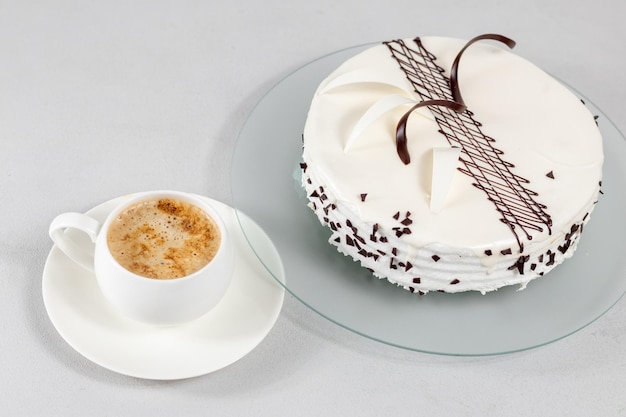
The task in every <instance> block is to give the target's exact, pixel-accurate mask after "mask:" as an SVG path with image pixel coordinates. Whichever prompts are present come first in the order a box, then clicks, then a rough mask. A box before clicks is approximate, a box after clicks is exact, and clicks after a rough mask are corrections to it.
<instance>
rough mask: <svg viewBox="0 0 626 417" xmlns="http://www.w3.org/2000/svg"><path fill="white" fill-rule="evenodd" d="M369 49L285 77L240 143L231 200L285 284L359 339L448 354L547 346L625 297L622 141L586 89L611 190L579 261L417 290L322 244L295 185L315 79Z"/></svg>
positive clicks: (625, 144) (625, 147)
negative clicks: (481, 287)
mask: <svg viewBox="0 0 626 417" xmlns="http://www.w3.org/2000/svg"><path fill="white" fill-rule="evenodd" d="M368 46H370V45H363V46H358V47H353V48H349V49H345V50H342V51H339V52H336V53H333V54H330V55H327V56H324V57H322V58H320V59H317V60H315V61H313V62H311V63H309V64H307V65H305V66H303V67H302V68H300V69H298V70H296V71H295V72H293V73H292V74H290V75H288V76H287V77H286V78H285V79H283V80H282V81H281V82H279V83H278V84H277V85H276V86H275V87H274V88H273V89H272V90H271V91H269V93H268V94H267V95H266V96H265V97H263V99H262V100H261V101H260V102H259V103H258V105H257V106H256V108H255V109H254V111H253V112H252V114H251V115H250V117H249V118H248V120H247V122H246V123H245V125H244V126H243V128H242V130H241V132H240V135H239V138H238V142H237V144H236V147H235V152H234V155H233V161H232V193H233V205H234V207H235V208H236V209H240V210H241V211H243V212H245V213H247V214H248V215H250V216H251V217H252V218H253V219H254V220H255V221H256V222H257V223H258V224H259V225H260V226H261V227H262V228H263V229H264V230H265V231H266V233H267V234H268V235H269V237H270V238H271V240H272V241H273V242H274V244H275V245H276V248H277V249H278V251H279V253H280V254H281V257H282V259H283V263H284V268H285V275H286V277H287V278H288V279H287V280H286V284H285V288H286V289H287V291H289V292H290V293H291V294H292V295H293V296H295V297H296V298H298V299H299V300H300V301H302V302H303V303H304V304H305V305H307V306H308V307H310V308H311V309H313V310H315V311H316V312H317V313H319V314H321V315H322V316H324V317H326V318H327V319H329V320H331V321H333V322H335V323H337V324H339V325H340V326H343V327H345V328H347V329H350V330H352V331H354V332H356V333H358V334H361V335H364V336H367V337H369V338H372V339H374V340H378V341H381V342H384V343H387V344H390V345H394V346H398V347H402V348H406V349H412V350H417V351H422V352H429V353H438V354H447V355H492V354H501V353H508V352H515V351H520V350H524V349H529V348H533V347H537V346H541V345H544V344H546V343H550V342H553V341H556V340H559V339H561V338H563V337H566V336H568V335H570V334H572V333H574V332H576V331H578V330H580V329H581V328H583V327H585V326H586V325H588V324H590V323H592V322H593V321H594V320H596V319H597V318H599V317H600V316H602V314H604V313H605V312H606V311H608V310H609V309H610V308H611V307H612V306H613V305H614V304H615V303H616V302H617V301H618V300H619V299H620V298H621V297H622V296H623V294H624V293H625V292H626V257H625V256H624V248H625V247H626V245H625V240H626V239H625V237H624V236H625V232H626V216H624V213H626V196H625V195H624V190H625V189H626V141H625V140H624V137H623V136H622V134H621V133H620V132H619V130H618V129H617V128H616V127H615V126H614V125H613V124H612V122H611V121H610V120H609V119H608V118H607V117H606V116H605V115H603V114H602V113H601V112H600V110H599V109H598V108H597V107H596V106H594V105H593V104H592V103H591V102H590V101H589V100H587V99H586V98H583V97H582V95H580V97H581V98H583V100H584V101H585V102H586V104H587V105H588V107H589V108H590V110H591V111H592V112H593V113H594V114H596V115H599V119H598V123H599V126H600V129H601V130H602V134H603V137H604V146H605V155H606V161H605V166H604V179H603V191H604V195H602V196H601V198H600V203H599V204H598V206H597V207H596V209H595V211H594V213H593V215H592V216H591V219H590V222H589V223H588V225H587V226H586V227H585V231H584V233H583V237H582V239H581V241H580V244H579V247H578V249H577V251H576V253H575V256H574V257H573V258H571V259H569V260H567V261H565V263H564V264H562V265H561V266H559V267H558V268H556V269H555V270H554V271H552V272H551V273H550V274H548V275H546V276H545V277H542V278H540V279H537V280H535V281H533V282H531V283H530V284H529V285H528V287H527V288H526V289H525V290H524V291H517V287H506V288H502V289H500V290H499V291H497V292H493V293H489V294H487V295H481V294H480V293H458V294H441V293H429V294H428V295H426V296H418V295H416V294H411V293H409V292H408V291H406V290H403V289H400V288H397V287H396V286H395V285H393V284H390V283H389V282H387V281H386V280H379V279H377V278H375V277H373V276H372V275H371V274H370V273H369V272H368V271H367V270H365V269H363V268H361V267H359V266H358V264H356V263H354V262H353V261H352V260H351V258H346V257H344V256H343V255H341V254H340V253H338V252H337V251H336V250H335V248H334V247H332V246H331V245H330V244H328V243H327V239H328V237H329V236H330V231H328V230H327V229H325V228H323V227H322V226H321V225H320V224H319V222H318V220H317V218H316V217H315V216H314V214H313V212H312V211H311V210H310V209H309V208H308V207H306V202H307V200H306V197H305V195H304V193H303V191H302V190H301V188H300V169H299V163H300V154H301V151H302V148H301V144H302V143H301V137H302V136H301V135H302V129H303V126H304V122H305V119H306V115H307V111H308V107H309V103H310V100H311V97H312V95H313V93H314V91H315V89H316V88H317V86H318V84H319V83H320V82H321V81H322V79H324V78H325V77H326V76H327V74H329V73H330V71H332V70H333V69H335V68H336V67H337V66H338V65H339V64H341V63H342V62H343V61H344V60H346V59H347V58H349V57H351V56H353V55H355V54H356V53H358V52H360V51H362V50H363V49H365V48H366V47H368ZM575 93H576V94H577V95H579V94H578V93H577V92H575ZM242 227H243V231H244V234H245V233H246V232H247V231H246V227H245V225H243V226H242ZM253 249H255V248H254V247H253ZM258 256H259V258H260V260H261V262H264V259H263V256H262V255H261V254H258ZM266 267H267V268H268V270H269V271H270V272H272V273H273V271H272V270H271V267H270V266H269V265H266Z"/></svg>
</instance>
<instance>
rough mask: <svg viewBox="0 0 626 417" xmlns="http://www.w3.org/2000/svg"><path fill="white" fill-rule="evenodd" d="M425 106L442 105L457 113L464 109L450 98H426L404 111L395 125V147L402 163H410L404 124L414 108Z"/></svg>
mask: <svg viewBox="0 0 626 417" xmlns="http://www.w3.org/2000/svg"><path fill="white" fill-rule="evenodd" d="M426 106H442V107H447V108H449V109H451V110H454V111H455V112H457V113H463V112H464V111H465V109H466V107H465V105H464V104H461V103H457V102H455V101H450V100H426V101H422V102H420V103H417V104H416V105H415V106H413V107H411V108H410V109H409V111H407V112H406V113H404V116H402V118H401V119H400V121H399V122H398V126H397V127H396V149H397V150H398V156H399V157H400V160H401V161H402V162H403V163H404V165H408V164H409V163H411V156H410V155H409V149H408V147H407V138H406V124H407V121H408V120H409V116H410V115H411V113H413V111H414V110H417V109H419V108H420V107H426Z"/></svg>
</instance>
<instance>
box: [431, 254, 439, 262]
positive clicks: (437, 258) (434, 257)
mask: <svg viewBox="0 0 626 417" xmlns="http://www.w3.org/2000/svg"><path fill="white" fill-rule="evenodd" d="M431 258H433V261H435V262H439V259H441V257H440V256H438V255H433V256H431Z"/></svg>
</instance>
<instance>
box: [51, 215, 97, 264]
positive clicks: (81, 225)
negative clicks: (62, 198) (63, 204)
mask: <svg viewBox="0 0 626 417" xmlns="http://www.w3.org/2000/svg"><path fill="white" fill-rule="evenodd" d="M100 227H101V224H100V222H99V221H97V220H95V219H93V218H91V217H89V216H87V215H85V214H82V213H63V214H60V215H58V216H57V217H56V218H55V219H54V220H52V223H50V229H49V231H48V234H49V235H50V238H51V239H52V241H53V242H54V243H55V245H57V247H58V248H59V249H60V250H61V251H62V252H63V253H65V254H66V255H67V256H68V257H69V258H70V259H71V260H73V261H74V262H76V263H77V264H79V265H80V266H82V267H83V268H85V269H87V270H89V271H93V270H94V266H93V258H94V252H95V246H94V245H84V244H79V243H78V242H77V240H78V239H76V238H77V236H76V235H74V236H72V234H71V233H65V232H66V231H67V229H77V230H79V231H81V232H83V233H86V234H87V236H89V238H90V239H91V242H92V243H95V242H96V238H97V237H98V232H99V231H100ZM87 246H89V247H87Z"/></svg>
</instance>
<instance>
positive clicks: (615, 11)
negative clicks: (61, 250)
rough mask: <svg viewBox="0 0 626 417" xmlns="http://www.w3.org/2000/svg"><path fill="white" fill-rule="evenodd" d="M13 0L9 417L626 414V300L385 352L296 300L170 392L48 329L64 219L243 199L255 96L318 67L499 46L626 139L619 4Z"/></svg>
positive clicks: (8, 36) (3, 402)
mask: <svg viewBox="0 0 626 417" xmlns="http://www.w3.org/2000/svg"><path fill="white" fill-rule="evenodd" d="M362 4H365V3H364V2H359V1H333V0H316V1H300V0H294V1H290V2H285V1H275V0H268V1H263V2H261V1H252V0H248V1H242V0H229V1H223V0H218V1H213V2H209V1H161V0H159V1H118V0H113V1H97V2H96V1H92V2H89V1H71V0H59V1H55V2H45V1H8V0H0V219H1V220H0V331H1V332H2V334H1V336H2V339H1V342H0V383H1V384H2V385H1V386H0V413H1V414H2V415H7V416H26V415H28V416H33V415H51V416H55V415H63V416H85V415H91V416H110V415H151V416H165V415H172V414H173V413H175V414H176V415H229V416H239V415H241V416H248V415H255V416H264V415H268V416H269V415H271V416H276V415H301V416H318V415H359V416H367V415H372V416H378V415H430V416H474V415H481V416H486V415H489V416H491V415H493V416H537V415H553V416H565V415H567V416H590V415H594V416H626V394H624V387H625V386H626V303H625V302H623V301H622V302H620V303H618V304H617V306H616V307H615V308H613V309H612V310H611V311H610V312H609V313H607V314H606V315H605V316H603V317H602V318H601V319H600V320H598V321H597V322H595V323H593V324H592V325H590V326H589V327H587V328H585V329H583V330H582V331H580V332H578V333H576V334H574V335H572V336H571V337H568V338H566V339H564V340H561V341H559V342H556V343H554V344H551V345H548V346H545V347H541V348H538V349H534V350H530V351H525V352H521V353H516V354H509V355H504V356H495V357H478V358H463V357H446V356H435V355H429V354H422V353H415V352H410V351H406V350H402V349H398V348H394V347H390V346H387V345H383V344H381V343H377V342H374V341H371V340H369V339H366V338H363V337H361V336H358V335H356V334H353V333H351V332H349V331H347V330H345V329H343V328H340V327H338V326H336V325H334V324H332V323H330V322H329V321H327V320H325V319H323V318H322V317H320V316H318V315H317V314H316V313H314V312H312V311H310V310H309V309H307V308H306V307H305V306H303V305H302V304H300V303H299V302H298V301H297V300H295V299H294V298H292V297H291V296H290V295H286V297H285V304H284V307H283V311H282V313H281V316H280V317H279V319H278V321H277V323H276V326H275V327H274V329H273V330H272V332H271V333H270V334H269V335H268V337H267V338H266V339H265V340H264V341H263V342H262V343H261V345H259V346H258V347H257V349H255V350H254V351H253V352H251V353H250V354H249V355H248V356H246V357H244V358H243V359H241V360H240V361H238V362H237V363H235V364H233V365H231V366H229V367H227V368H224V369H222V370H220V371H218V372H216V373H213V374H210V375H206V376H203V377H199V378H194V379H189V380H183V381H171V382H158V381H146V380H140V379H133V378H129V377H125V376H122V375H118V374H115V373H113V372H110V371H108V370H106V369H103V368H101V367H99V366H98V365H95V364H93V363H91V362H89V361H88V360H87V359H84V358H83V357H82V356H80V355H79V354H78V353H76V352H75V351H73V350H72V349H71V348H70V347H69V346H68V345H67V344H66V343H65V342H64V341H63V340H62V339H61V337H60V336H59V335H58V334H57V332H56V330H55V329H54V327H53V326H52V324H51V323H50V321H49V319H48V317H47V315H46V312H45V309H44V307H43V302H42V297H41V274H42V270H43V266H44V262H45V258H46V256H47V253H48V251H49V250H50V248H51V242H50V241H49V239H48V237H47V228H48V224H49V222H50V221H51V220H52V218H53V217H54V216H55V215H56V214H58V213H61V212H64V211H70V210H78V211H84V210H87V209H89V208H91V207H93V206H95V205H97V204H99V203H101V202H103V201H105V200H108V199H110V198H113V197H116V196H118V195H122V194H125V193H129V192H134V191H141V190H150V189H159V188H172V189H180V190H185V191H190V192H196V193H199V194H203V195H207V196H210V197H212V198H215V199H218V200H221V201H224V202H226V203H230V201H231V197H230V188H229V176H230V171H229V164H230V160H231V154H232V151H233V145H234V143H235V140H236V136H237V133H238V131H239V130H240V129H241V127H242V126H243V124H244V122H245V120H246V117H247V116H248V115H249V114H250V112H251V111H252V109H253V107H254V105H255V103H256V102H257V101H258V100H259V99H260V98H261V97H262V96H263V94H265V93H266V92H267V91H268V90H269V89H270V88H271V87H272V85H274V84H275V83H276V82H278V81H279V80H280V79H281V78H283V77H284V76H286V75H287V74H289V73H290V72H292V71H293V70H295V69H297V68H298V67H300V66H301V65H303V64H305V63H307V62H308V61H310V60H312V59H315V58H317V57H319V56H320V55H324V54H327V53H329V52H332V51H335V50H337V49H342V48H345V47H349V46H352V45H357V44H363V43H367V42H375V41H380V40H388V39H393V38H401V37H413V36H416V35H449V36H457V37H464V38H470V37H473V36H475V35H477V34H481V33H486V32H495V33H502V34H505V35H507V36H510V37H511V38H513V39H515V40H516V41H517V42H518V46H517V47H516V52H517V53H518V54H520V55H522V56H524V57H526V58H528V59H530V60H532V61H534V62H536V63H537V64H539V65H540V66H541V67H543V68H544V69H546V70H547V71H548V72H550V73H552V74H554V75H556V76H558V77H559V78H561V79H562V80H564V81H566V82H568V83H569V84H571V85H573V86H575V87H576V88H577V89H578V90H580V91H582V92H583V93H584V94H585V95H586V96H587V97H589V98H590V99H591V100H592V101H593V102H594V103H595V104H596V105H598V106H599V107H600V108H601V109H602V110H603V111H604V112H605V113H606V115H608V117H610V118H611V119H612V120H613V121H614V122H615V124H616V125H617V126H618V128H620V129H621V130H624V128H626V116H625V115H624V110H623V105H624V103H625V102H626V92H625V90H624V88H623V86H624V82H625V81H626V77H625V76H624V67H625V64H626V60H625V58H624V49H625V48H624V45H623V40H624V39H625V38H626V28H625V26H624V23H623V19H624V16H625V13H626V3H624V2H622V1H617V0H616V1H604V2H603V1H598V2H590V1H565V0H562V1H546V0H524V1H508V2H504V1H499V0H488V1H482V2H478V1H464V2H460V1H449V0H439V1H430V2H423V1H400V0H386V1H384V2H383V1H373V2H367V6H362Z"/></svg>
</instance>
